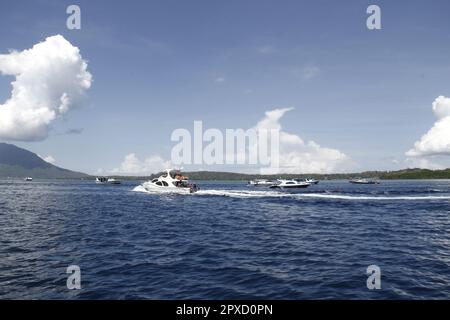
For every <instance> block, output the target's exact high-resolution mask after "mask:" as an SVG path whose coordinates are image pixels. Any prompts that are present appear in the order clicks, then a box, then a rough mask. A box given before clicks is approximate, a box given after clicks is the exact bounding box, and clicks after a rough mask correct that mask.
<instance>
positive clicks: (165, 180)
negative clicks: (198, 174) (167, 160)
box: [142, 169, 200, 193]
mask: <svg viewBox="0 0 450 320" xmlns="http://www.w3.org/2000/svg"><path fill="white" fill-rule="evenodd" d="M142 186H143V187H144V189H145V190H147V191H148V192H181V193H194V192H197V191H198V190H199V189H200V188H199V187H197V185H196V184H193V183H190V182H189V179H188V177H185V176H183V175H182V174H181V172H180V171H178V170H172V169H166V170H165V171H164V173H163V174H162V175H161V176H160V177H159V178H155V179H153V180H151V181H147V182H144V183H143V184H142Z"/></svg>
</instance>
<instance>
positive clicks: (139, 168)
mask: <svg viewBox="0 0 450 320" xmlns="http://www.w3.org/2000/svg"><path fill="white" fill-rule="evenodd" d="M169 167H171V163H170V161H166V160H164V159H163V158H162V157H161V156H159V155H154V156H150V157H147V158H146V159H144V160H140V159H139V158H138V157H137V156H136V154H135V153H130V154H128V155H126V156H125V159H124V160H123V161H122V163H121V164H120V166H119V167H118V168H115V169H113V170H112V173H113V174H123V175H150V174H152V173H155V172H160V171H162V170H164V169H166V168H169Z"/></svg>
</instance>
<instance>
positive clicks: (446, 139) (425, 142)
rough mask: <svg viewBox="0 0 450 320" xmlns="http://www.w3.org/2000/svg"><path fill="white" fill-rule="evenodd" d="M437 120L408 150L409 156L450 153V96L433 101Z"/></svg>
mask: <svg viewBox="0 0 450 320" xmlns="http://www.w3.org/2000/svg"><path fill="white" fill-rule="evenodd" d="M433 112H434V114H435V116H436V118H437V121H436V122H435V124H434V125H433V127H432V128H431V129H430V130H429V131H428V132H427V133H426V134H425V135H423V136H422V138H421V139H420V140H419V141H417V142H416V143H415V144H414V148H412V149H411V150H409V151H408V152H406V155H407V156H408V157H422V156H433V155H450V98H446V97H444V96H439V97H438V98H436V100H434V102H433Z"/></svg>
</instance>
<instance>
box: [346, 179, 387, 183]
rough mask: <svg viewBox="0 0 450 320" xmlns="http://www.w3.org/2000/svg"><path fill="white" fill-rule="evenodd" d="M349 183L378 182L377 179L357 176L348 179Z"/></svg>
mask: <svg viewBox="0 0 450 320" xmlns="http://www.w3.org/2000/svg"><path fill="white" fill-rule="evenodd" d="M349 182H350V183H354V184H380V181H378V180H372V179H366V178H357V179H351V180H349Z"/></svg>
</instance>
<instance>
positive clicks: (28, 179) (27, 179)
mask: <svg viewBox="0 0 450 320" xmlns="http://www.w3.org/2000/svg"><path fill="white" fill-rule="evenodd" d="M24 180H25V181H27V182H30V181H33V178H31V177H26V178H25V179H24Z"/></svg>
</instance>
